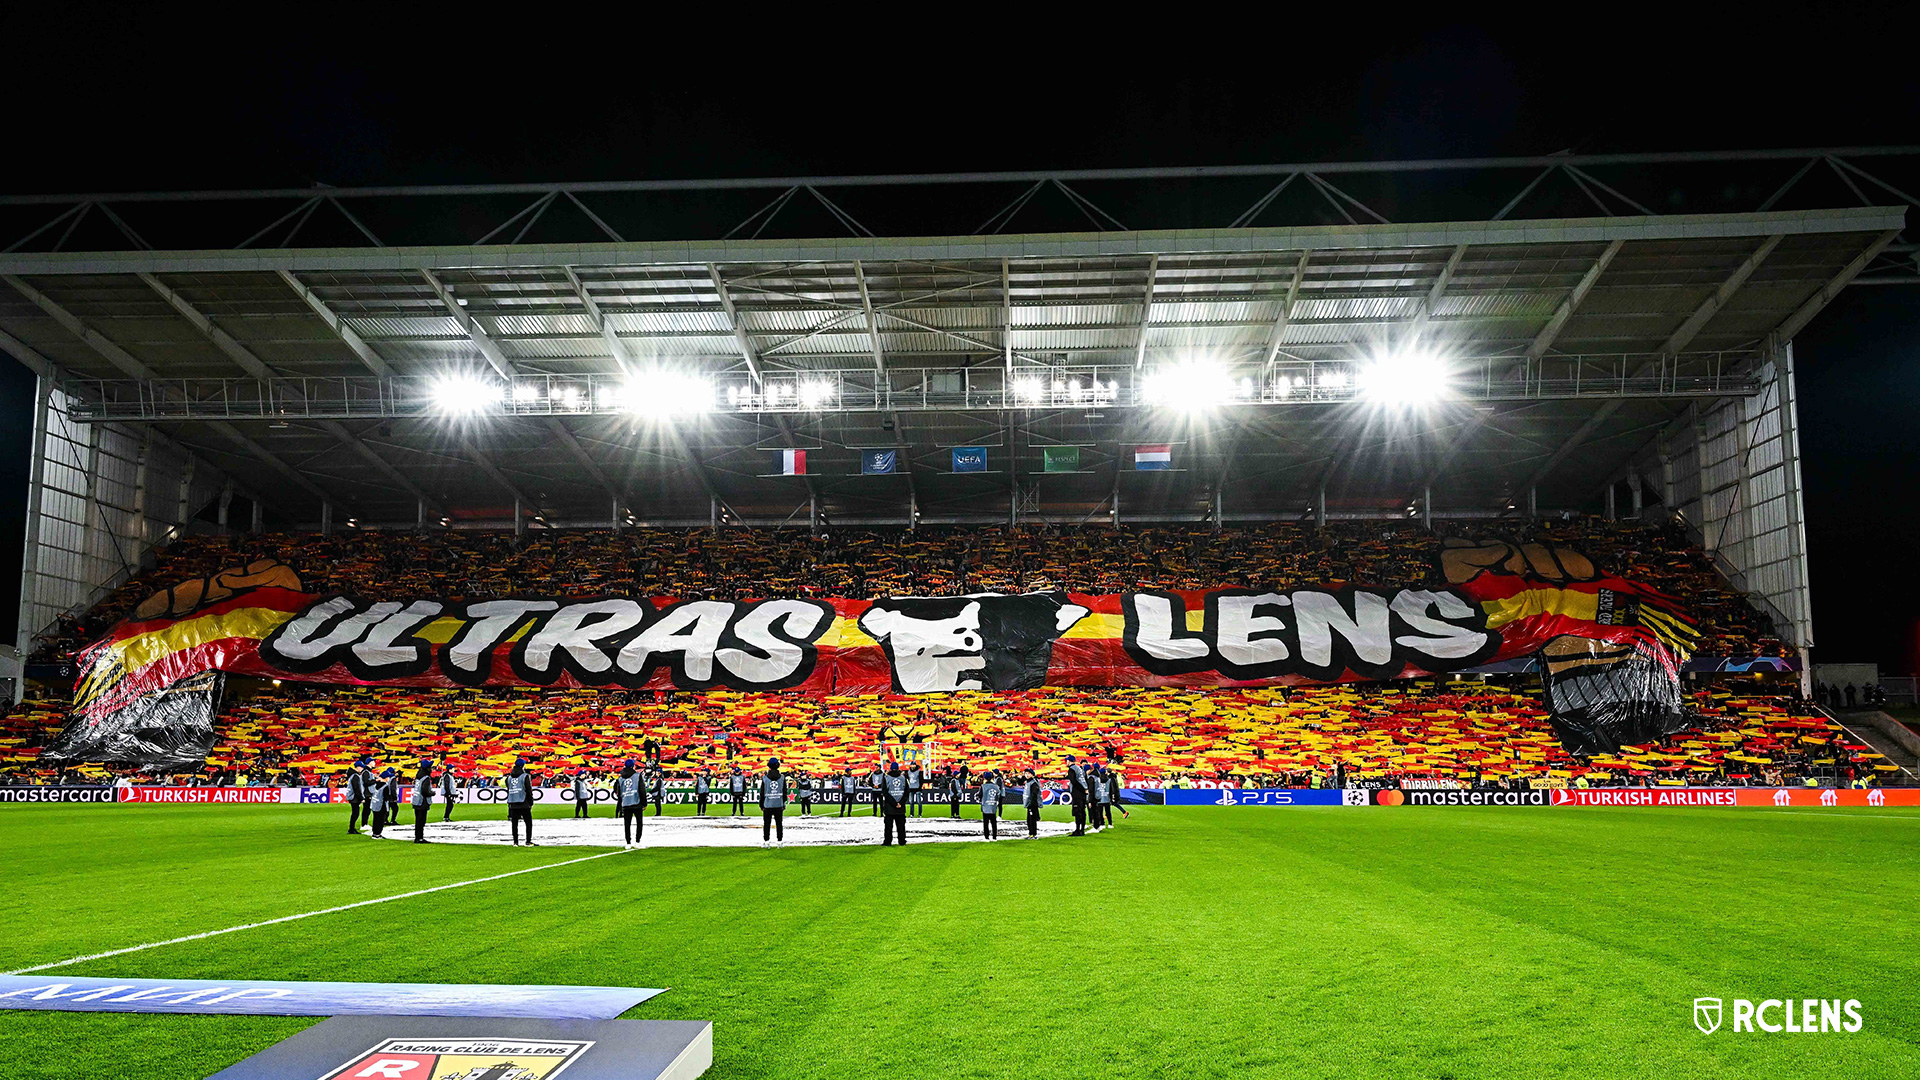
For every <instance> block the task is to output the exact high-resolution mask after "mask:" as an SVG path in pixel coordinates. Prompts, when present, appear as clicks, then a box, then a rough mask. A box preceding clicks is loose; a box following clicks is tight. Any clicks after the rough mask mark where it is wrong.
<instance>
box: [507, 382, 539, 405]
mask: <svg viewBox="0 0 1920 1080" xmlns="http://www.w3.org/2000/svg"><path fill="white" fill-rule="evenodd" d="M539 400H540V388H539V387H537V386H535V385H533V384H532V383H515V384H514V387H513V403H514V404H515V405H528V404H532V403H533V402H536V401H539Z"/></svg>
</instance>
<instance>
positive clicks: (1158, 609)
mask: <svg viewBox="0 0 1920 1080" xmlns="http://www.w3.org/2000/svg"><path fill="white" fill-rule="evenodd" d="M1121 612H1122V614H1123V616H1124V621H1125V629H1124V630H1123V631H1122V634H1123V642H1122V643H1123V645H1124V647H1125V648H1126V650H1127V655H1129V656H1130V657H1132V658H1133V661H1134V662H1135V663H1137V664H1139V665H1140V666H1141V667H1143V668H1145V669H1146V670H1147V671H1149V672H1151V673H1152V674H1155V675H1161V676H1171V675H1188V674H1196V673H1201V672H1218V673H1220V674H1221V675H1225V676H1227V677H1228V678H1231V679H1235V680H1244V681H1255V680H1262V679H1275V678H1281V677H1284V676H1289V675H1297V676H1301V677H1303V678H1307V679H1312V680H1314V681H1318V682H1333V681H1336V680H1339V679H1344V678H1361V679H1389V678H1395V677H1398V676H1400V675H1402V674H1405V673H1406V672H1407V671H1408V670H1409V669H1415V670H1418V671H1423V672H1431V673H1437V672H1443V671H1457V670H1459V669H1461V668H1468V667H1473V666H1474V665H1476V664H1478V663H1480V662H1481V661H1483V660H1485V659H1486V658H1488V657H1490V656H1492V655H1493V654H1494V652H1495V651H1497V650H1498V649H1499V647H1500V635H1499V634H1498V633H1496V632H1493V631H1490V630H1488V629H1487V626H1486V616H1485V614H1484V613H1483V612H1482V611H1481V610H1480V608H1479V607H1478V606H1477V605H1475V604H1473V603H1472V602H1470V601H1469V600H1467V599H1466V598H1464V597H1462V596H1460V595H1459V594H1458V593H1455V592H1453V591H1452V590H1450V589H1402V590H1400V591H1399V592H1397V593H1387V592H1384V591H1381V590H1376V589H1363V588H1348V589H1339V590H1327V589H1296V590H1294V591H1293V592H1291V593H1277V592H1256V591H1253V590H1249V589H1221V590H1217V591H1214V592H1209V593H1207V594H1206V595H1205V600H1204V609H1203V612H1202V628H1201V629H1199V630H1189V629H1187V617H1188V608H1187V602H1186V600H1185V598H1184V597H1182V596H1181V595H1180V594H1179V593H1170V592H1140V593H1128V594H1126V595H1125V596H1123V597H1122V598H1121Z"/></svg>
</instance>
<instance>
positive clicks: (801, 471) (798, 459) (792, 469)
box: [774, 450, 807, 476]
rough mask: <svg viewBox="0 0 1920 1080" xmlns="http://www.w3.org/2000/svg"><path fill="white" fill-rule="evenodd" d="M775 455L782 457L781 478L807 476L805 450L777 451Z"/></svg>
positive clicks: (780, 464) (780, 462) (780, 461)
mask: <svg viewBox="0 0 1920 1080" xmlns="http://www.w3.org/2000/svg"><path fill="white" fill-rule="evenodd" d="M774 453H776V454H779V455H780V460H779V469H780V475H781V476H805V475H807V452H806V451H805V450H776V451H774Z"/></svg>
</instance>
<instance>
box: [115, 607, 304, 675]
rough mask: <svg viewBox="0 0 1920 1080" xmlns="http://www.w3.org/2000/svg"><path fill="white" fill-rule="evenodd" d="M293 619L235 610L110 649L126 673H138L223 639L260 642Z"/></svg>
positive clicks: (269, 610)
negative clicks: (175, 655) (247, 639)
mask: <svg viewBox="0 0 1920 1080" xmlns="http://www.w3.org/2000/svg"><path fill="white" fill-rule="evenodd" d="M293 616H294V613H293V612H291V611H276V610H274V609H273V608H258V607H250V608H235V609H233V610H232V611H229V612H226V613H225V614H222V615H202V616H201V617H199V618H197V619H184V620H182V621H180V622H177V623H173V624H172V625H169V626H163V627H161V628H160V629H158V630H149V631H147V632H146V633H144V634H135V635H134V636H132V637H130V638H127V639H125V640H123V641H119V642H116V643H115V644H114V645H113V646H112V649H113V651H114V653H116V654H117V655H118V656H119V659H120V663H121V664H122V665H124V666H125V669H126V670H128V671H138V670H140V669H141V668H143V667H146V666H147V665H148V664H151V663H153V662H154V661H155V660H158V659H160V658H161V657H163V656H166V655H168V654H170V653H176V652H179V651H180V650H182V649H191V648H193V647H194V646H196V645H205V644H206V643H207V642H209V641H219V640H221V639H223V638H253V639H255V640H259V639H261V638H264V637H266V636H267V635H269V634H271V633H273V632H274V631H275V630H277V629H279V628H280V624H281V623H284V622H286V621H287V620H288V619H291V618H293Z"/></svg>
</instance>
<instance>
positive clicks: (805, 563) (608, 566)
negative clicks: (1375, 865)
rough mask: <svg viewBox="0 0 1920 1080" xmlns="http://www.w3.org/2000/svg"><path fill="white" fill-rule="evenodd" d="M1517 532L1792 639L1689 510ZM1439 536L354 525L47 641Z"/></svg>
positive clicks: (1185, 558)
mask: <svg viewBox="0 0 1920 1080" xmlns="http://www.w3.org/2000/svg"><path fill="white" fill-rule="evenodd" d="M1500 530H1501V531H1502V533H1503V535H1508V536H1516V537H1517V538H1519V539H1523V540H1532V539H1547V540H1552V541H1554V542H1557V543H1561V544H1566V545H1568V546H1571V547H1573V548H1575V549H1576V550H1579V551H1582V552H1584V553H1586V554H1587V555H1588V556H1589V557H1591V558H1592V559H1593V560H1594V562H1595V563H1596V564H1597V565H1598V566H1599V567H1600V568H1601V569H1602V570H1603V571H1605V572H1608V573H1612V574H1615V575H1617V576H1620V577H1623V578H1626V579H1628V580H1632V581H1637V582H1640V583H1642V584H1645V585H1651V586H1653V587H1654V588H1657V589H1660V590H1662V591H1664V592H1667V593H1670V594H1672V595H1675V596H1677V597H1679V598H1681V600H1682V601H1684V602H1685V604H1686V605H1687V606H1688V608H1689V609H1690V610H1691V612H1692V613H1693V614H1694V616H1695V617H1696V618H1697V619H1698V620H1699V622H1700V629H1701V642H1700V646H1699V652H1700V653H1701V654H1702V655H1706V656H1779V655H1785V653H1784V652H1783V649H1782V646H1781V644H1780V642H1779V641H1777V640H1775V639H1774V638H1773V637H1772V636H1771V631H1770V630H1769V628H1768V624H1767V620H1766V619H1765V618H1764V617H1763V616H1762V615H1761V614H1760V613H1759V612H1757V611H1756V610H1755V609H1754V608H1753V607H1752V605H1750V604H1748V603H1747V602H1746V601H1745V600H1744V599H1743V598H1742V597H1741V596H1740V595H1739V594H1738V593H1736V592H1734V591H1732V590H1731V589H1730V588H1729V587H1728V586H1727V584H1726V582H1725V580H1724V579H1723V578H1722V577H1721V576H1720V575H1719V574H1718V573H1717V572H1716V571H1715V570H1714V568H1713V565H1712V563H1711V562H1710V561H1709V559H1708V558H1707V556H1706V555H1705V554H1704V553H1703V552H1702V551H1701V550H1700V549H1699V548H1698V547H1696V546H1694V545H1692V544H1691V543H1689V542H1688V540H1687V537H1686V535H1685V533H1684V532H1683V531H1682V530H1681V529H1680V528H1679V527H1677V526H1673V525H1664V524H1653V523H1643V522H1608V521H1605V520H1603V519H1599V518H1575V519H1573V520H1570V521H1542V522H1535V523H1524V522H1517V521H1516V522H1511V523H1502V525H1501V526H1500ZM1438 548H1439V538H1438V537H1437V536H1436V535H1435V534H1434V533H1431V532H1428V531H1426V530H1424V529H1422V528H1420V527H1419V525H1418V523H1417V522H1341V523H1332V524H1328V525H1326V526H1324V527H1314V526H1312V525H1308V524H1303V523H1286V522H1282V523H1273V524H1264V525H1256V526H1247V527H1244V528H1231V529H1223V530H1221V531H1219V532H1213V531H1211V530H1209V529H1208V528H1206V527H1205V526H1165V527H1141V528H1133V527H1125V528H1119V529H1115V528H1111V527H1105V526H1100V527H1094V526H1086V527H1054V526H1034V527H1021V528H1014V529H1008V528H978V527H968V528H926V529H919V530H915V531H908V530H906V529H834V530H830V531H829V532H828V533H827V534H826V535H824V536H821V537H813V536H809V535H808V533H807V532H806V530H804V529H782V530H772V529H738V528H733V529H720V530H717V531H714V530H707V529H671V530H668V529H628V530H624V531H620V532H614V531H611V530H605V529H600V530H552V531H548V530H533V531H530V532H528V533H527V534H525V535H524V536H523V537H520V538H518V539H516V538H515V537H514V536H513V534H511V533H507V532H501V531H458V530H457V531H436V532H428V533H419V532H408V531H375V530H367V531H362V530H353V529H349V530H345V531H341V532H336V533H334V534H332V535H330V536H323V535H321V534H318V533H285V534H264V535H256V534H240V535H233V536H193V537H186V538H183V539H180V540H177V541H175V542H174V543H172V544H171V545H169V546H168V547H166V548H163V549H160V550H159V551H157V552H156V553H155V561H154V564H153V566H152V567H150V568H148V569H146V570H145V571H144V572H142V573H141V574H140V575H139V576H138V577H136V578H134V579H133V580H131V581H129V582H128V583H126V584H125V585H123V586H121V587H120V588H119V589H117V590H115V591H114V593H113V594H112V595H111V596H109V597H107V598H106V599H105V600H103V601H102V602H101V603H100V604H98V605H96V606H95V608H94V609H93V610H92V611H91V612H89V613H88V614H87V615H86V616H85V617H83V618H80V619H77V620H70V621H69V622H67V623H66V624H65V625H63V626H62V627H61V632H60V633H59V634H58V635H57V636H56V638H55V639H54V640H51V641H49V642H47V643H45V644H44V645H43V646H42V647H41V648H40V649H39V650H38V651H37V653H36V658H37V659H39V660H41V661H43V662H44V661H58V660H68V659H71V657H72V656H73V654H74V653H75V652H76V651H77V650H78V649H80V648H82V647H84V646H85V645H86V644H88V643H89V642H91V641H92V640H94V639H96V638H98V637H99V636H100V635H101V634H103V633H104V632H105V631H106V630H107V629H109V628H110V627H111V626H112V625H113V624H114V623H115V622H117V621H119V620H120V619H121V618H123V617H125V615H126V614H127V613H128V612H129V611H131V610H132V609H133V606H134V605H135V604H137V603H138V602H139V601H140V600H142V599H144V598H146V597H147V596H150V595H152V594H153V593H155V592H157V591H159V590H161V589H164V588H167V587H169V586H172V585H174V584H177V583H179V582H182V581H186V580H189V579H192V578H198V577H204V576H206V575H209V574H212V573H214V572H216V571H219V570H221V569H224V568H227V567H230V566H234V565H237V564H240V563H244V562H247V561H249V560H252V559H257V558H261V557H273V558H278V559H280V560H282V561H283V562H286V563H288V564H289V565H291V566H292V567H294V569H295V570H297V571H298V572H299V574H300V576H301V579H302V582H303V584H304V586H305V588H306V589H307V591H309V592H315V593H325V592H334V591H339V592H346V593H351V594H354V595H358V596H363V597H367V598H371V599H382V600H407V599H422V598H431V599H439V600H452V601H461V600H480V599H491V598H497V597H505V596H521V595H527V594H546V595H553V596H624V597H642V596H668V597H677V598H682V599H696V598H715V599H741V598H746V597H778V596H819V597H847V598H851V599H868V598H873V597H882V596H950V595H958V594H961V593H968V592H1029V591H1036V590H1044V589H1067V590H1070V591H1075V592H1087V593H1111V592H1125V591H1129V590H1135V589H1211V588H1222V587H1229V586H1247V587H1261V588H1279V589H1288V588H1294V587H1298V586H1302V585H1316V584H1339V583H1354V584H1362V585H1390V586H1400V585H1412V584H1419V583H1423V582H1437V576H1436V567H1435V563H1436V561H1437V552H1438Z"/></svg>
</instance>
